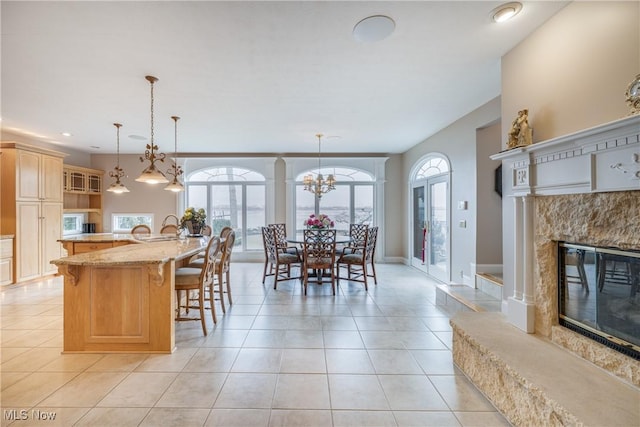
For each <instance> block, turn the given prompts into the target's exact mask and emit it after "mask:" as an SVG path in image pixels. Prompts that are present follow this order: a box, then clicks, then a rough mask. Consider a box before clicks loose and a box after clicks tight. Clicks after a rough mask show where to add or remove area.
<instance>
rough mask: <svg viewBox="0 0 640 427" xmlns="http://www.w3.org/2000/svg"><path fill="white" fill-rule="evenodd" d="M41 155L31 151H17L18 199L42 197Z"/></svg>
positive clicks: (37, 198)
mask: <svg viewBox="0 0 640 427" xmlns="http://www.w3.org/2000/svg"><path fill="white" fill-rule="evenodd" d="M40 160H41V155H40V154H38V153H32V152H31V151H22V150H18V151H17V156H16V162H17V164H16V199H17V200H39V199H40V189H39V187H40Z"/></svg>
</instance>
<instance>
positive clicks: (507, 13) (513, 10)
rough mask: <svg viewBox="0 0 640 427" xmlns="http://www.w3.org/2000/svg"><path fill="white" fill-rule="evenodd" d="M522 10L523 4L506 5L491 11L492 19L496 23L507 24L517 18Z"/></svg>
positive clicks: (512, 3)
mask: <svg viewBox="0 0 640 427" xmlns="http://www.w3.org/2000/svg"><path fill="white" fill-rule="evenodd" d="M521 10H522V3H519V2H511V3H505V4H503V5H500V6H498V7H496V8H495V9H493V10H492V11H491V19H493V21H494V22H497V23H501V22H506V21H508V20H509V19H511V18H513V17H514V16H516V15H517V14H518V13H520V11H521Z"/></svg>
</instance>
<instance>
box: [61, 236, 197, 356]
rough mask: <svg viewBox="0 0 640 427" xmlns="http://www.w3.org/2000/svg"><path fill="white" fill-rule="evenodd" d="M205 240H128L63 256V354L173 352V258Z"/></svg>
mask: <svg viewBox="0 0 640 427" xmlns="http://www.w3.org/2000/svg"><path fill="white" fill-rule="evenodd" d="M205 246H206V241H205V240H204V239H187V240H182V241H180V240H176V241H170V242H155V243H144V244H136V245H127V246H121V247H116V248H112V249H106V250H101V251H96V252H91V253H85V254H80V255H74V256H70V257H66V258H61V259H58V260H55V261H52V263H54V264H56V265H58V269H59V272H60V273H61V274H63V276H64V347H63V352H64V353H171V352H172V351H173V350H174V349H175V321H174V318H175V295H174V294H175V292H174V288H175V283H174V272H175V268H176V262H178V263H181V261H182V260H186V259H188V258H189V257H191V256H192V255H194V254H196V253H198V252H199V251H201V250H202V249H203V248H204V247H205Z"/></svg>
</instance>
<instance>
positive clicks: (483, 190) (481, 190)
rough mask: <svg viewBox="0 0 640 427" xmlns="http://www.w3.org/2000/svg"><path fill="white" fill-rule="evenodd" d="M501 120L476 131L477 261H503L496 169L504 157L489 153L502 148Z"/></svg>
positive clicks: (481, 262)
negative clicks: (498, 158) (494, 156)
mask: <svg viewBox="0 0 640 427" xmlns="http://www.w3.org/2000/svg"><path fill="white" fill-rule="evenodd" d="M500 130H501V125H500V122H497V123H494V124H492V125H491V126H487V127H485V128H482V129H478V132H477V133H476V165H477V167H476V194H477V201H478V202H477V206H476V211H475V227H476V264H478V265H479V271H480V272H481V271H485V272H493V271H488V270H487V269H486V268H483V267H481V266H483V265H484V266H486V265H502V199H501V198H500V196H499V195H498V193H496V192H495V185H494V184H495V182H494V181H495V180H494V178H495V170H496V168H497V167H498V166H500V163H501V162H500V160H491V159H490V158H489V156H491V155H492V154H496V153H497V152H498V151H500Z"/></svg>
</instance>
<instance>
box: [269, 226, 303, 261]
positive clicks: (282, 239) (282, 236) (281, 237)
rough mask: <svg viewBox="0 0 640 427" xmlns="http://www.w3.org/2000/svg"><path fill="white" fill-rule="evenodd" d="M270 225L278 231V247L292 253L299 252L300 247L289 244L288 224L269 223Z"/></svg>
mask: <svg viewBox="0 0 640 427" xmlns="http://www.w3.org/2000/svg"><path fill="white" fill-rule="evenodd" d="M267 226H268V227H271V228H273V229H274V230H275V231H276V243H277V246H278V249H280V250H281V251H284V252H288V253H290V254H297V253H298V248H296V247H295V246H291V245H289V243H288V242H287V225H286V224H284V223H277V224H267Z"/></svg>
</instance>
